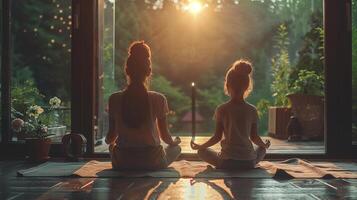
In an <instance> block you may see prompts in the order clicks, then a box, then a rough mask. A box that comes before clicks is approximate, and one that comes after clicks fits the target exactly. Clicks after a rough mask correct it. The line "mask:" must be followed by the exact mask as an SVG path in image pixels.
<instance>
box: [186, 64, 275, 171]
mask: <svg viewBox="0 0 357 200" xmlns="http://www.w3.org/2000/svg"><path fill="white" fill-rule="evenodd" d="M252 70H253V68H252V65H251V63H249V62H248V61H244V60H238V61H236V62H235V63H233V65H232V67H231V68H230V69H229V70H228V72H227V74H226V79H225V92H226V94H227V95H229V96H230V100H229V101H228V102H226V103H224V104H222V105H220V106H218V107H217V109H216V112H215V120H216V131H215V133H214V136H212V137H211V138H210V139H209V140H208V141H207V142H206V143H204V144H202V145H198V144H196V143H195V142H194V141H192V142H191V147H192V149H195V150H198V156H199V157H200V158H201V159H202V160H204V161H206V162H208V163H210V164H212V165H214V166H215V167H217V168H226V169H227V168H253V167H254V166H255V165H256V164H257V163H258V162H259V161H261V160H262V159H263V158H264V156H265V153H266V149H267V148H268V147H269V146H270V142H269V141H267V142H266V143H264V142H263V141H262V139H261V138H260V137H259V136H258V134H257V123H258V114H257V110H256V108H255V107H254V106H253V105H251V104H249V103H248V102H247V101H245V98H246V97H248V95H249V93H250V92H251V91H252V88H253V81H252ZM223 135H224V137H223V139H222V136H223ZM219 141H221V147H222V149H221V152H220V153H217V152H215V151H213V150H212V149H210V148H208V147H210V146H213V145H215V144H216V143H218V142H219ZM252 143H254V144H256V145H257V146H258V148H257V149H254V147H253V144H252Z"/></svg>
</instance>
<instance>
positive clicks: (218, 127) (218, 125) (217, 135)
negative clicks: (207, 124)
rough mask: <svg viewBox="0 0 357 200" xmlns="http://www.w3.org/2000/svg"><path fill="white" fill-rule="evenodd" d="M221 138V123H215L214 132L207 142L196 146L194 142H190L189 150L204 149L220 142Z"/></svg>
mask: <svg viewBox="0 0 357 200" xmlns="http://www.w3.org/2000/svg"><path fill="white" fill-rule="evenodd" d="M222 136H223V124H222V122H219V121H216V130H215V132H214V135H213V136H212V137H211V138H210V139H209V140H208V141H207V142H205V143H203V144H201V145H199V144H196V143H195V142H194V141H191V148H192V149H194V150H198V149H206V148H208V147H211V146H213V145H215V144H217V143H218V142H219V141H221V139H222Z"/></svg>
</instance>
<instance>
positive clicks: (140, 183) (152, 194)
mask: <svg viewBox="0 0 357 200" xmlns="http://www.w3.org/2000/svg"><path fill="white" fill-rule="evenodd" d="M30 166H32V165H29V164H25V163H23V162H21V161H7V162H5V161H3V162H0V173H1V174H0V175H1V179H0V199H8V200H18V199H25V200H31V199H39V200H45V199H46V200H49V199H51V200H56V199H75V200H81V199H86V200H90V199H105V200H106V199H129V200H136V199H171V200H181V199H188V200H191V199H198V200H200V199H202V200H204V199H218V200H219V199H243V200H249V199H272V200H278V199H288V200H293V199H312V200H316V199H331V200H335V199H351V200H352V199H357V180H356V179H329V180H321V179H292V180H274V179H271V178H269V179H249V178H241V179H240V178H228V179H202V178H200V179H185V178H180V179H173V178H166V179H158V178H136V179H133V178H131V179H127V178H112V179H110V178H98V179H94V178H33V177H32V178H31V177H16V171H17V170H19V169H23V168H27V167H30Z"/></svg>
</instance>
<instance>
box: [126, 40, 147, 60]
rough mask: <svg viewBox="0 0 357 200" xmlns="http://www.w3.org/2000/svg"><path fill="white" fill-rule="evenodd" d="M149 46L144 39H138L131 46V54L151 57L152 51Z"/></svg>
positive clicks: (132, 55)
mask: <svg viewBox="0 0 357 200" xmlns="http://www.w3.org/2000/svg"><path fill="white" fill-rule="evenodd" d="M148 49H149V47H148V46H147V44H145V42H144V41H137V42H134V43H132V45H131V46H130V47H129V56H130V57H139V58H149V57H150V53H149V52H150V51H149V50H148Z"/></svg>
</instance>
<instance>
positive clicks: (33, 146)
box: [12, 105, 51, 162]
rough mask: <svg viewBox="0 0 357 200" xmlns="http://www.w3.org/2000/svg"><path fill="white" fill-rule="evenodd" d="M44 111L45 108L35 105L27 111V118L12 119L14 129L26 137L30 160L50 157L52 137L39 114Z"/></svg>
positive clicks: (39, 160) (34, 160)
mask: <svg viewBox="0 0 357 200" xmlns="http://www.w3.org/2000/svg"><path fill="white" fill-rule="evenodd" d="M43 112H44V110H43V108H42V107H40V106H38V105H33V106H30V107H29V108H28V110H27V111H26V120H25V121H24V120H22V119H20V118H16V119H14V120H13V121H12V129H13V131H14V132H15V133H17V134H21V135H22V136H23V137H24V138H25V142H26V152H27V155H28V158H29V161H32V162H41V161H45V160H47V159H48V158H49V156H48V153H49V150H50V146H51V139H50V138H49V136H51V134H49V133H48V129H47V126H46V125H44V124H42V123H41V121H40V120H39V116H40V115H41V114H42V113H43Z"/></svg>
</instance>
